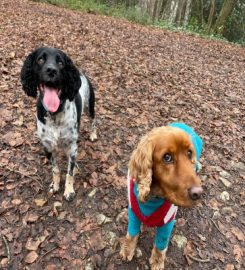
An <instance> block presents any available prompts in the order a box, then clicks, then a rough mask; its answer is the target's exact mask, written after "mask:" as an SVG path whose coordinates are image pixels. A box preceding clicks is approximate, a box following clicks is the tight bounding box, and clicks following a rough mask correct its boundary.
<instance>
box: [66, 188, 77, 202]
mask: <svg viewBox="0 0 245 270" xmlns="http://www.w3.org/2000/svg"><path fill="white" fill-rule="evenodd" d="M75 196H76V193H75V191H73V192H64V197H65V199H66V200H67V201H68V202H71V201H72V200H73V199H74V198H75Z"/></svg>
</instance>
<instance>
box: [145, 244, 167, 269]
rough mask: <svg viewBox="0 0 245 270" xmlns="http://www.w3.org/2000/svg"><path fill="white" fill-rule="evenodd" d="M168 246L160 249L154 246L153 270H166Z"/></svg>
mask: <svg viewBox="0 0 245 270" xmlns="http://www.w3.org/2000/svg"><path fill="white" fill-rule="evenodd" d="M166 252H167V248H165V249H164V250H159V249H158V248H157V247H155V246H154V247H153V249H152V252H151V257H150V260H149V262H150V265H151V270H164V262H165V258H166Z"/></svg>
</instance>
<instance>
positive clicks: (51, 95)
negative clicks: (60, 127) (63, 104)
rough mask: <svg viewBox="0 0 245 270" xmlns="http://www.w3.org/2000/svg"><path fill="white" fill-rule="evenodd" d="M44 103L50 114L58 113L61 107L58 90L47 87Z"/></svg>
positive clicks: (45, 88)
mask: <svg viewBox="0 0 245 270" xmlns="http://www.w3.org/2000/svg"><path fill="white" fill-rule="evenodd" d="M43 103H44V105H45V106H46V107H47V109H48V110H49V111H50V112H56V111H57V110H58V108H59V106H60V99H59V97H58V94H57V89H55V88H50V87H47V86H45V87H44V97H43Z"/></svg>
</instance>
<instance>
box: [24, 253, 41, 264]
mask: <svg viewBox="0 0 245 270" xmlns="http://www.w3.org/2000/svg"><path fill="white" fill-rule="evenodd" d="M37 258H38V254H37V253H36V252H35V251H31V252H29V253H28V254H27V255H26V257H25V262H26V263H29V264H31V263H33V262H35V260H36V259H37Z"/></svg>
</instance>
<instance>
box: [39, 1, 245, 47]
mask: <svg viewBox="0 0 245 270" xmlns="http://www.w3.org/2000/svg"><path fill="white" fill-rule="evenodd" d="M44 1H45V2H49V3H52V4H56V5H63V6H68V7H72V8H75V9H83V10H86V11H89V12H98V13H102V14H107V15H113V16H119V17H125V18H127V19H129V20H131V21H135V22H139V23H142V24H152V25H155V26H158V27H164V28H171V29H175V30H176V29H178V30H180V29H181V30H183V31H189V32H193V33H199V34H201V35H206V36H210V37H213V36H215V37H216V38H223V39H226V40H228V41H231V42H236V43H241V44H244V43H245V1H244V0H88V1H84V0H44Z"/></svg>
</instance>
